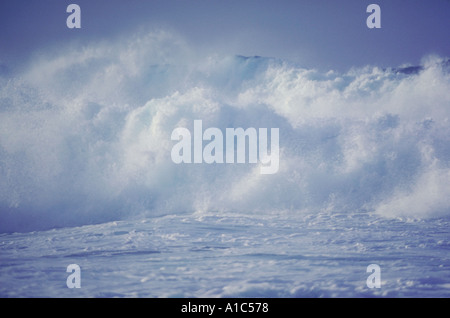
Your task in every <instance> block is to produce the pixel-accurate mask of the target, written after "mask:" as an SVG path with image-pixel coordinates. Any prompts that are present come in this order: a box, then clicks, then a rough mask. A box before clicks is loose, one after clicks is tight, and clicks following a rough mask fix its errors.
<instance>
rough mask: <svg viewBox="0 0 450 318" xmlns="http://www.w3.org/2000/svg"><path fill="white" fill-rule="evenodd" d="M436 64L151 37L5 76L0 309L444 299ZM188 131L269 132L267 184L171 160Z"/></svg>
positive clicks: (446, 166) (47, 57) (443, 124)
mask: <svg viewBox="0 0 450 318" xmlns="http://www.w3.org/2000/svg"><path fill="white" fill-rule="evenodd" d="M448 61H449V60H448V58H445V57H439V56H428V57H424V59H423V62H422V64H421V65H419V66H414V65H400V66H392V67H390V68H382V67H380V66H377V65H368V66H366V67H362V68H352V69H350V70H348V71H347V72H344V73H342V72H337V71H333V70H329V71H325V72H324V71H319V70H315V69H313V68H306V67H303V66H301V65H298V64H294V63H291V62H289V61H284V60H279V59H276V58H266V57H259V56H253V57H245V56H220V55H205V54H201V52H197V51H196V50H195V49H193V48H192V47H189V45H188V44H186V43H185V42H184V41H183V39H180V38H178V37H176V36H174V35H173V34H170V33H168V32H162V31H161V32H152V33H146V34H139V35H136V36H134V37H131V38H127V39H119V40H118V41H114V42H103V43H95V44H90V45H88V46H86V47H83V48H82V49H78V50H73V48H61V49H60V50H59V51H52V52H42V53H41V54H40V55H36V56H35V57H34V58H32V59H31V60H30V61H29V62H28V63H27V64H25V65H22V66H21V67H20V68H17V67H13V66H9V65H7V64H1V67H0V296H2V297H61V296H62V297H114V296H118V297H383V296H384V297H448V296H450V275H449V274H450V271H449V270H450V260H449V247H450V245H449V233H450V232H449V221H450V122H449V117H450V75H449V62H448ZM194 120H202V122H203V126H204V127H217V128H219V129H222V131H225V129H226V128H229V127H230V128H236V127H243V128H244V129H245V128H248V127H255V128H261V127H263V128H279V132H280V167H279V171H278V172H277V173H275V174H271V175H262V174H260V173H259V171H260V170H259V166H258V164H250V163H244V164H206V163H203V164H175V163H173V162H172V160H171V157H170V153H171V149H172V147H173V145H174V142H173V141H172V140H171V139H170V136H171V133H172V131H173V129H175V128H177V127H186V128H188V129H190V130H191V131H192V127H193V123H194ZM69 264H78V265H79V266H80V268H81V288H74V289H70V288H68V287H67V285H66V279H67V277H68V275H70V273H67V272H66V268H67V266H68V265H69ZM370 264H377V265H379V266H380V268H381V286H380V288H369V287H368V286H367V284H366V280H367V278H368V277H369V275H370V273H368V272H367V271H366V269H367V266H369V265H370Z"/></svg>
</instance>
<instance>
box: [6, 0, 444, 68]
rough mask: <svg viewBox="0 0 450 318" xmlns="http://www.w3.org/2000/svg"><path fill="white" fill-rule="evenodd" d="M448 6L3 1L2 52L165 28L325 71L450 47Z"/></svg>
mask: <svg viewBox="0 0 450 318" xmlns="http://www.w3.org/2000/svg"><path fill="white" fill-rule="evenodd" d="M70 3H76V4H78V5H80V7H81V17H82V28H81V29H77V30H75V29H68V28H67V27H66V24H65V21H66V18H67V16H68V13H66V7H67V6H68V5H69V4H70ZM370 3H376V4H379V5H380V7H381V21H382V22H381V24H382V28H381V29H368V28H367V26H366V18H367V16H368V15H369V14H368V13H366V7H367V6H368V5H369V4H370ZM449 13H450V1H449V0H430V1H423V0H408V1H401V0H389V1H384V0H370V1H366V0H339V1H334V0H333V1H323V0H315V1H314V0H305V1H302V0H297V1H289V0H281V1H273V0H270V1H269V0H260V1H256V0H252V1H249V0H239V1H236V0H226V1H225V0H222V1H218V0H208V1H206V0H183V1H181V0H164V1H163V0H158V1H155V0H151V1H144V0H128V1H125V0H69V1H63V0H41V1H37V0H2V1H1V2H0V59H1V60H3V63H5V62H17V63H21V62H22V61H24V60H26V59H27V58H29V57H30V56H32V55H33V54H36V52H39V51H40V50H46V49H48V48H52V47H61V46H64V45H66V44H71V43H72V44H73V43H74V42H75V43H77V45H80V46H82V45H84V44H87V43H89V42H92V41H99V40H108V39H111V40H114V38H115V37H117V36H127V35H128V34H130V35H131V34H133V32H136V31H137V30H140V29H142V28H149V29H151V28H163V29H167V30H171V31H173V32H175V33H178V34H180V35H181V36H183V37H184V38H185V39H186V41H187V42H188V43H191V44H192V45H193V46H194V47H198V48H199V49H200V50H210V51H212V52H218V53H226V54H242V55H262V56H270V57H278V58H284V59H288V60H291V61H294V62H298V63H300V64H301V65H304V66H306V67H313V68H319V69H323V70H326V69H337V70H347V69H348V68H350V67H352V66H363V65H367V64H371V65H379V66H382V67H387V66H398V65H401V64H404V63H409V64H417V63H420V60H421V59H422V58H423V57H424V56H426V55H429V54H437V55H441V56H449V55H450V41H449V40H448V39H449V38H450V31H449V30H450V19H449Z"/></svg>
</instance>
